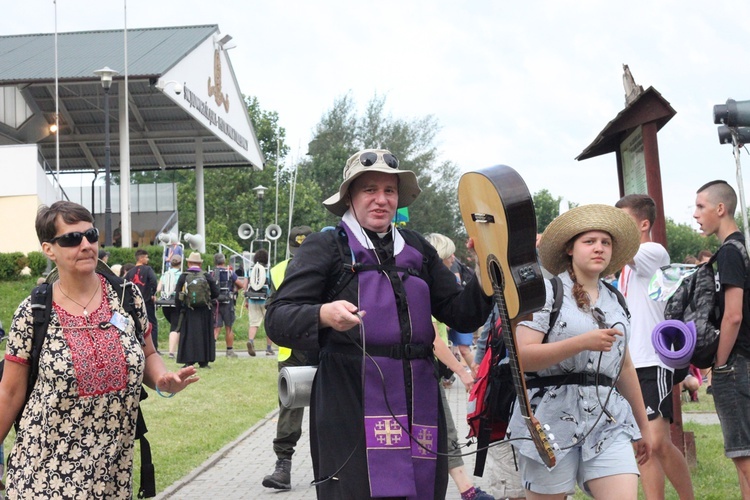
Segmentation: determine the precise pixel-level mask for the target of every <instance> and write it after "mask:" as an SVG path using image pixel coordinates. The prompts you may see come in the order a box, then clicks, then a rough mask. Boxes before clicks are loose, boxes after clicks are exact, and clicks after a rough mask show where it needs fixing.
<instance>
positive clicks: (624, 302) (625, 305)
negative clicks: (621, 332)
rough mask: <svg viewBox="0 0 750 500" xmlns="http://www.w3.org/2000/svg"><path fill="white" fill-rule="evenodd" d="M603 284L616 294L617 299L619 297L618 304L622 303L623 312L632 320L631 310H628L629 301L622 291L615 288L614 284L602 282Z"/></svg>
mask: <svg viewBox="0 0 750 500" xmlns="http://www.w3.org/2000/svg"><path fill="white" fill-rule="evenodd" d="M601 282H602V284H603V285H604V286H605V287H606V288H607V289H608V290H609V291H610V292H612V293H614V294H615V297H617V302H619V303H620V307H622V310H623V311H625V315H626V316H627V317H628V320H629V319H630V309H628V301H627V300H625V297H624V296H623V295H622V293H621V292H620V290H618V289H617V287H615V285H613V284H612V283H610V282H608V281H604V280H601Z"/></svg>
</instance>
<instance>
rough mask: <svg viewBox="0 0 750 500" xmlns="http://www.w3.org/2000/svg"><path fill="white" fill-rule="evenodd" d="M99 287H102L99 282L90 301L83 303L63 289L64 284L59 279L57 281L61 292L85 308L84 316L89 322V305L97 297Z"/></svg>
mask: <svg viewBox="0 0 750 500" xmlns="http://www.w3.org/2000/svg"><path fill="white" fill-rule="evenodd" d="M99 288H100V286H99V284H98V283H97V286H96V288H95V289H94V294H93V295H92V296H91V298H90V299H89V301H88V302H86V305H83V304H81V303H80V302H78V301H76V300H74V299H73V297H71V296H70V295H68V294H67V293H65V290H63V289H62V285H61V284H60V282H59V281H58V282H57V289H58V290H60V293H62V294H63V295H65V296H66V297H67V298H68V299H69V300H70V301H71V302H73V303H74V304H77V305H79V306H80V307H81V308H82V309H83V317H84V318H86V322H87V323H88V321H89V311H88V309H87V307H88V306H89V304H91V301H92V300H94V297H96V293H97V292H98V291H99Z"/></svg>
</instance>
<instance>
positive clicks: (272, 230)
mask: <svg viewBox="0 0 750 500" xmlns="http://www.w3.org/2000/svg"><path fill="white" fill-rule="evenodd" d="M279 238H281V226H279V225H278V224H271V225H270V226H268V227H267V228H266V239H267V240H270V241H276V240H278V239H279Z"/></svg>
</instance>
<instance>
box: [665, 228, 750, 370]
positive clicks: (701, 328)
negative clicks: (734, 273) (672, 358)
mask: <svg viewBox="0 0 750 500" xmlns="http://www.w3.org/2000/svg"><path fill="white" fill-rule="evenodd" d="M730 244H731V245H734V246H735V247H736V248H737V249H738V250H739V251H740V253H741V254H742V259H743V260H744V263H745V273H747V271H748V269H750V259H749V258H748V255H747V250H746V249H745V245H743V244H742V243H741V242H739V241H737V240H727V241H725V242H724V244H723V245H722V246H724V245H730ZM717 255H719V252H718V251H717V252H716V253H715V254H714V255H713V256H711V258H710V259H709V260H708V262H706V263H705V264H701V265H699V266H698V267H697V269H696V270H695V272H693V273H692V274H690V275H688V276H687V277H685V278H684V279H683V280H682V283H680V286H678V287H677V290H675V292H674V293H673V294H672V296H671V297H669V299H668V300H667V304H666V306H665V307H664V318H665V319H676V320H680V321H683V322H685V323H687V322H689V321H692V322H694V323H695V330H696V338H695V350H694V351H693V356H692V357H691V358H690V363H692V364H693V365H695V366H697V367H698V368H709V367H711V365H712V364H713V362H714V358H715V357H716V351H717V350H718V348H719V333H720V331H719V327H720V326H721V312H720V310H719V301H718V296H717V293H716V280H715V278H714V274H715V272H714V266H713V264H714V262H715V261H716V257H717ZM743 310H744V304H743Z"/></svg>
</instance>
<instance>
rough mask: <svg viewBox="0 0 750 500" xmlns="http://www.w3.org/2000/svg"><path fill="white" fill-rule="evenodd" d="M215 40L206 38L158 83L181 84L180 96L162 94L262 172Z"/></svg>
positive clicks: (254, 140) (254, 142)
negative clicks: (173, 82) (171, 82)
mask: <svg viewBox="0 0 750 500" xmlns="http://www.w3.org/2000/svg"><path fill="white" fill-rule="evenodd" d="M218 40H219V34H218V33H215V34H214V35H213V36H211V37H209V38H207V39H206V40H205V41H204V42H203V43H201V44H200V45H199V46H197V47H196V48H195V49H194V50H193V51H192V52H190V53H189V54H188V55H187V56H185V58H183V59H182V60H181V61H180V62H178V63H177V64H176V65H175V66H174V67H173V68H172V69H170V70H169V71H168V72H167V73H165V74H164V76H163V77H162V79H161V82H160V83H161V84H162V85H164V84H166V83H167V82H170V81H175V82H179V83H181V84H182V85H183V90H182V93H181V94H179V95H177V94H176V93H175V92H174V89H173V88H172V87H170V86H169V85H166V88H165V89H164V94H165V95H166V96H168V97H169V98H170V99H172V100H173V101H174V102H176V103H177V104H178V105H179V106H181V107H182V108H184V109H185V110H186V111H187V112H188V113H190V115H191V116H193V117H194V118H195V119H196V120H197V121H198V122H200V123H202V124H203V125H204V126H205V127H206V128H207V129H209V130H210V131H211V132H213V133H214V134H215V135H216V136H217V137H219V138H220V139H222V140H223V141H224V142H225V143H226V144H228V145H229V146H231V147H232V149H234V150H235V151H236V152H237V153H239V154H240V155H242V156H243V157H244V158H245V159H247V161H249V162H250V163H252V164H253V165H254V166H255V167H256V168H258V169H262V168H263V155H262V154H261V152H260V145H259V144H258V140H257V138H256V137H255V132H254V130H253V126H252V123H251V122H250V117H249V116H248V114H247V108H246V107H245V102H244V101H243V99H242V92H241V91H240V88H239V84H238V83H237V79H236V78H235V76H234V71H233V70H232V65H231V63H230V61H229V58H228V57H227V51H226V50H225V49H224V48H223V47H222V45H221V44H220V43H219V41H218Z"/></svg>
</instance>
